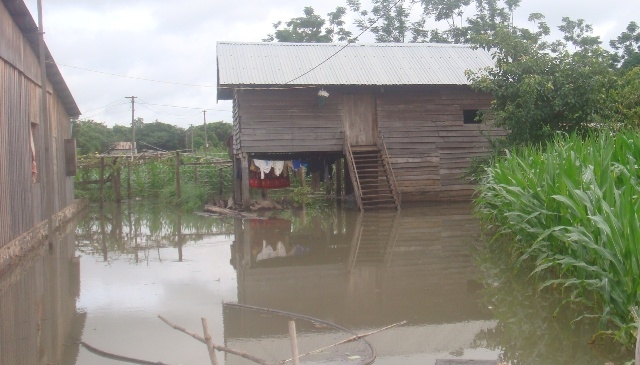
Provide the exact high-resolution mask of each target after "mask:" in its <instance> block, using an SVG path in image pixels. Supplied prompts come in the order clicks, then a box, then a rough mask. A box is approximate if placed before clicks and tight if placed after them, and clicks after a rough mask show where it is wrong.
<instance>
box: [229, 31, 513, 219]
mask: <svg viewBox="0 0 640 365" xmlns="http://www.w3.org/2000/svg"><path fill="white" fill-rule="evenodd" d="M217 62H218V94H217V95H218V96H217V97H218V100H233V146H232V147H233V154H234V161H235V165H236V170H235V173H234V176H235V177H236V180H237V181H236V182H235V191H236V201H238V200H242V201H243V202H246V201H247V200H248V199H249V196H250V195H249V185H248V183H247V179H248V178H247V174H248V165H249V160H250V159H252V158H261V159H273V160H282V159H295V158H304V157H305V156H306V157H307V158H322V159H323V160H324V161H338V167H339V162H340V161H341V159H342V158H344V161H345V166H346V168H345V176H346V178H345V186H350V187H352V189H353V193H354V195H355V197H356V200H357V202H358V206H359V207H360V208H361V209H367V208H370V207H371V208H373V207H387V206H391V207H396V208H399V206H400V198H401V199H402V201H424V200H466V199H469V198H470V196H471V194H472V193H473V186H472V185H471V183H470V182H469V181H468V180H466V179H465V178H464V176H463V175H464V170H465V169H466V168H467V167H468V166H469V162H470V160H471V158H472V157H474V156H480V155H482V154H484V153H486V151H487V147H488V140H487V138H486V135H494V136H495V135H502V134H504V133H505V132H504V131H503V130H500V129H496V128H493V127H492V126H491V123H490V122H489V121H483V120H482V118H481V117H480V116H481V114H482V113H481V111H482V110H485V109H488V108H489V107H490V103H491V100H492V99H491V96H490V95H487V94H483V93H478V92H475V91H473V90H472V89H471V88H470V87H469V85H468V80H467V77H466V76H465V71H467V70H479V69H481V68H484V67H489V66H492V65H493V61H492V58H491V56H490V54H489V53H488V52H486V51H484V50H481V49H473V48H471V47H469V46H465V45H451V44H389V43H385V44H349V45H346V44H318V43H315V44H309V43H306V44H295V43H232V42H219V43H218V44H217ZM309 156H310V157H309ZM338 170H339V169H338ZM336 175H338V174H336ZM339 177H340V176H338V178H339Z"/></svg>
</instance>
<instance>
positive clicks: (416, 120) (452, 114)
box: [377, 86, 505, 201]
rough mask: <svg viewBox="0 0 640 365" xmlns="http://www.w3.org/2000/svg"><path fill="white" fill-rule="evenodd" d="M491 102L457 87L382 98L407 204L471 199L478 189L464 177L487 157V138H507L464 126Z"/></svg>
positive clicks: (381, 112) (381, 120) (383, 120)
mask: <svg viewBox="0 0 640 365" xmlns="http://www.w3.org/2000/svg"><path fill="white" fill-rule="evenodd" d="M490 102H491V97H490V96H489V95H486V94H480V93H476V92H474V91H473V90H471V89H470V88H468V87H453V86H451V87H446V86H445V87H441V88H438V89H432V90H428V91H425V92H411V93H409V92H394V93H387V94H382V95H379V96H378V105H377V109H378V127H379V129H380V131H381V132H382V133H383V135H384V139H385V143H386V145H387V149H388V151H389V155H390V160H391V164H392V168H393V171H394V174H395V175H396V180H397V183H398V188H399V190H400V192H401V193H402V200H403V201H412V200H423V199H427V200H465V199H468V198H469V197H470V196H471V194H472V193H473V191H474V187H473V185H472V184H471V183H470V182H469V181H468V180H467V179H466V178H465V177H464V174H465V171H466V170H467V168H468V167H469V165H470V162H471V159H472V158H473V157H478V156H482V155H484V154H486V153H488V151H489V150H488V148H489V143H488V140H487V137H486V135H490V136H494V137H496V136H504V135H505V132H504V131H503V130H502V129H497V128H491V127H490V125H489V124H488V123H483V124H468V125H465V124H464V123H463V115H462V112H463V110H465V109H486V108H488V107H489V106H490ZM427 161H428V162H427Z"/></svg>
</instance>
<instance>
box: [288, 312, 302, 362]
mask: <svg viewBox="0 0 640 365" xmlns="http://www.w3.org/2000/svg"><path fill="white" fill-rule="evenodd" d="M289 341H291V358H292V359H293V365H300V359H299V357H298V336H297V335H296V322H295V321H289Z"/></svg>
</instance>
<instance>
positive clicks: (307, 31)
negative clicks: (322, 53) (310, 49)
mask: <svg viewBox="0 0 640 365" xmlns="http://www.w3.org/2000/svg"><path fill="white" fill-rule="evenodd" d="M303 12H304V16H303V17H297V18H292V19H291V20H289V21H288V22H286V23H285V27H284V28H281V26H282V22H281V21H280V22H277V23H274V24H273V28H274V29H275V32H274V33H273V34H269V35H267V38H265V39H263V40H262V41H263V42H273V41H278V42H296V43H331V42H334V41H338V42H344V41H348V40H349V38H350V37H351V32H349V31H348V30H346V29H345V28H344V24H345V23H344V20H343V18H344V16H345V14H346V9H345V8H344V7H337V8H336V10H335V11H334V12H331V13H329V14H327V16H328V23H329V25H328V26H327V27H324V26H325V24H326V23H327V20H325V19H324V18H322V17H321V16H320V15H318V14H316V13H315V11H314V10H313V8H312V7H311V6H307V7H305V8H304V10H303ZM323 27H324V28H323Z"/></svg>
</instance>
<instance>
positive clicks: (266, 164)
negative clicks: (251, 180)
mask: <svg viewBox="0 0 640 365" xmlns="http://www.w3.org/2000/svg"><path fill="white" fill-rule="evenodd" d="M253 164H254V165H256V167H257V168H258V169H259V170H260V178H261V179H264V174H267V173H269V171H271V168H272V167H273V161H267V160H253Z"/></svg>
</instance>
